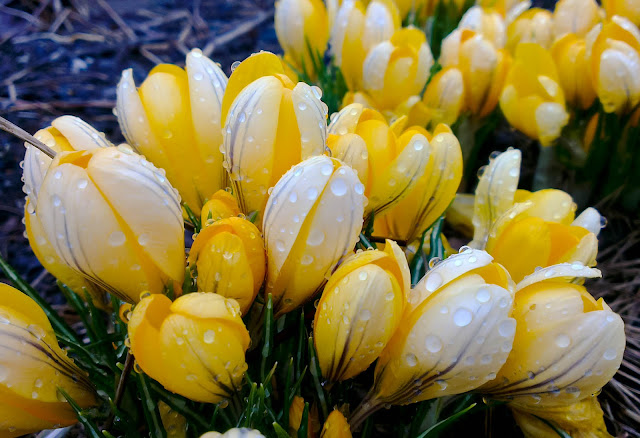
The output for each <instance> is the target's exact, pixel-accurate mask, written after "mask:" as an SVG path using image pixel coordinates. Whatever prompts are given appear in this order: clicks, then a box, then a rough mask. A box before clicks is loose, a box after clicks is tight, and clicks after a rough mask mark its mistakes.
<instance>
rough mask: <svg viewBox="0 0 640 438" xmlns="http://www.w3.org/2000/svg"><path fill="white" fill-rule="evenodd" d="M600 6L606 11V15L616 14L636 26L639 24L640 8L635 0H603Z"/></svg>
mask: <svg viewBox="0 0 640 438" xmlns="http://www.w3.org/2000/svg"><path fill="white" fill-rule="evenodd" d="M602 7H603V8H604V10H605V12H606V13H607V17H613V16H615V15H618V16H620V17H624V18H626V19H627V20H629V21H630V22H631V23H633V24H635V25H636V26H640V9H639V8H638V4H637V3H636V2H635V1H629V0H603V1H602Z"/></svg>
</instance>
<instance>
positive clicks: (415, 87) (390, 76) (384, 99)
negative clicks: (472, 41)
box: [362, 28, 433, 110]
mask: <svg viewBox="0 0 640 438" xmlns="http://www.w3.org/2000/svg"><path fill="white" fill-rule="evenodd" d="M432 65H433V55H432V54H431V49H429V45H428V44H427V38H426V36H425V34H424V32H422V31H421V30H419V29H417V28H405V29H401V30H398V31H396V32H395V33H394V34H393V35H392V36H391V38H390V39H389V40H388V41H383V42H381V43H379V44H377V45H375V46H374V47H372V48H371V50H370V51H369V54H368V55H367V57H366V59H365V60H364V67H363V72H362V75H363V88H364V91H366V92H367V93H368V94H369V95H370V96H371V98H372V99H373V101H374V102H375V103H376V105H375V106H376V108H379V109H381V110H392V109H394V108H395V107H397V106H398V105H399V104H400V103H401V102H403V101H404V100H406V99H408V98H409V97H411V96H415V95H418V94H420V93H421V92H422V89H423V88H424V86H425V84H426V83H427V79H428V78H429V71H430V69H431V66H432Z"/></svg>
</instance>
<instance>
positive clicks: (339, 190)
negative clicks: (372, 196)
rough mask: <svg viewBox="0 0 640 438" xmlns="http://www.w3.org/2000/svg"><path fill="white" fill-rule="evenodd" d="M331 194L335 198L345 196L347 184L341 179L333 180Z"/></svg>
mask: <svg viewBox="0 0 640 438" xmlns="http://www.w3.org/2000/svg"><path fill="white" fill-rule="evenodd" d="M331 192H332V193H333V194H334V195H336V196H344V195H346V194H347V183H346V182H345V181H344V179H342V178H335V179H334V180H332V181H331Z"/></svg>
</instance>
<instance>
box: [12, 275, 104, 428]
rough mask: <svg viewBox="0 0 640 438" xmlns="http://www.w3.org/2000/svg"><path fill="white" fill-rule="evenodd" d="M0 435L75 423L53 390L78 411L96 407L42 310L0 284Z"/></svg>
mask: <svg viewBox="0 0 640 438" xmlns="http://www.w3.org/2000/svg"><path fill="white" fill-rule="evenodd" d="M0 322H2V324H0V335H1V336H2V347H1V348H2V354H1V355H0V370H1V373H0V388H1V389H2V393H3V398H2V403H0V416H1V418H2V424H1V425H0V435H2V436H3V437H17V436H22V435H25V434H29V433H32V432H37V431H40V430H42V429H51V428H55V427H61V426H68V425H71V424H75V423H77V422H78V419H77V417H76V415H75V412H74V411H73V409H72V408H71V406H69V404H68V403H67V402H66V401H65V398H64V396H63V395H62V394H61V393H60V392H59V391H58V388H61V389H63V390H64V391H65V392H66V393H67V394H69V396H70V397H71V398H72V399H73V400H74V401H75V402H76V403H77V404H78V405H79V406H81V407H82V408H87V407H89V406H92V405H94V404H95V403H96V399H95V395H94V389H93V387H92V385H91V383H90V382H89V379H88V378H87V376H86V374H85V373H84V371H82V370H80V369H79V368H78V367H77V366H76V365H75V364H74V363H73V361H72V360H71V359H69V358H68V357H67V354H66V352H65V351H63V350H62V349H60V347H59V346H58V342H57V341H56V335H55V333H54V331H53V328H52V327H51V324H50V323H49V320H48V319H47V317H46V315H45V314H44V312H43V311H42V309H41V308H40V307H39V306H38V305H37V304H36V303H35V302H34V301H33V300H32V299H31V298H29V297H27V296H26V295H24V294H23V293H22V292H20V291H18V290H17V289H14V288H12V287H10V286H8V285H6V284H2V283H0Z"/></svg>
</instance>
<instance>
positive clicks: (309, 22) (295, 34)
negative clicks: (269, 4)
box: [274, 0, 329, 77]
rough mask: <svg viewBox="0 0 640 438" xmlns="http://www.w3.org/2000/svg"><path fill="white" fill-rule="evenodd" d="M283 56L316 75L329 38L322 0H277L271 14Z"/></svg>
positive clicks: (299, 68)
mask: <svg viewBox="0 0 640 438" xmlns="http://www.w3.org/2000/svg"><path fill="white" fill-rule="evenodd" d="M274 23H275V28H276V35H277V36H278V42H279V43H280V46H281V47H282V49H283V50H284V57H285V60H287V61H289V62H291V64H293V65H294V66H295V67H296V68H297V69H298V70H299V71H300V72H304V73H307V74H308V75H310V76H312V77H315V75H316V74H317V72H316V71H315V70H314V66H315V63H317V62H318V61H317V59H318V58H320V59H322V57H323V55H324V52H325V50H326V48H327V41H328V40H329V21H328V17H327V10H326V9H325V7H324V3H323V2H322V0H302V1H300V0H279V1H278V2H277V3H276V12H275V18H274Z"/></svg>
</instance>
